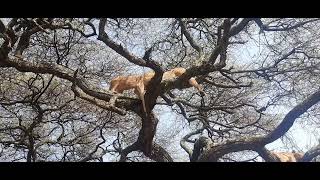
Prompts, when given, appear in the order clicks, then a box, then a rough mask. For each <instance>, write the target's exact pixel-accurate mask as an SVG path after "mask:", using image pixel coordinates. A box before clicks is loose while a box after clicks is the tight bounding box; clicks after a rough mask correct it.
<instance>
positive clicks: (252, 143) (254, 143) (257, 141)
mask: <svg viewBox="0 0 320 180" xmlns="http://www.w3.org/2000/svg"><path fill="white" fill-rule="evenodd" d="M319 101H320V90H318V91H316V92H315V93H314V94H312V95H311V96H309V97H308V98H307V99H305V100H304V101H303V102H301V103H300V104H298V105H297V106H295V107H294V108H293V109H292V110H291V111H290V112H289V113H288V114H287V115H286V116H285V117H284V119H283V120H282V122H281V123H280V124H279V125H278V126H277V127H276V129H275V130H273V131H272V132H271V133H270V134H268V135H266V136H262V137H250V138H242V139H239V140H233V141H228V142H226V143H223V144H216V145H214V146H212V147H211V148H210V149H209V150H207V151H205V152H204V153H203V154H202V155H201V156H200V158H199V161H217V160H218V159H219V158H221V157H222V156H223V155H225V154H228V153H231V152H238V151H243V150H254V151H257V152H258V153H259V152H260V153H261V149H262V148H263V147H264V146H265V145H266V144H268V143H271V142H273V141H275V140H277V139H278V138H280V137H282V136H283V135H284V134H285V133H286V132H287V131H288V130H289V129H290V127H292V125H293V123H294V121H295V120H296V119H297V118H298V117H299V116H300V115H301V114H303V113H304V112H306V111H307V110H308V109H309V108H310V107H312V106H313V105H315V104H316V103H318V102H319ZM260 153H259V154H260Z"/></svg>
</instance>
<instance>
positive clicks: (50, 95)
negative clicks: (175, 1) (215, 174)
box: [0, 18, 320, 162]
mask: <svg viewBox="0 0 320 180" xmlns="http://www.w3.org/2000/svg"><path fill="white" fill-rule="evenodd" d="M319 26H320V24H319V19H294V18H288V19H276V18H275V19H259V18H243V19H241V18H226V19H222V18H218V19H214V18H212V19H202V18H186V19H180V18H177V19H152V18H150V19H130V18H126V19H121V18H108V19H107V18H101V19H95V18H12V19H2V20H0V38H1V41H0V42H1V47H0V69H1V71H0V76H1V79H0V81H1V83H0V95H1V96H0V105H1V106H0V144H1V146H0V148H1V153H0V157H1V159H2V160H3V161H29V162H31V161H32V162H35V161H150V160H152V161H164V162H169V161H177V160H181V159H182V160H186V161H241V157H240V156H237V155H235V156H233V154H234V153H237V152H238V153H241V152H242V153H247V152H248V153H249V155H254V156H255V157H254V158H252V159H251V158H250V157H249V156H248V158H247V159H246V160H245V161H248V160H256V157H258V156H259V157H261V158H262V159H263V160H264V161H279V160H278V159H277V158H275V157H274V156H272V153H271V151H270V150H269V149H268V148H266V145H268V144H270V143H272V142H274V141H276V140H277V139H280V138H283V137H285V135H286V133H287V132H288V131H289V130H290V128H291V127H292V126H293V124H294V123H299V122H301V123H307V124H308V127H312V128H313V129H315V130H318V125H317V124H318V123H317V118H318V116H319V110H318V109H319V104H318V102H319V101H320V89H319V86H318V84H319V64H320V61H319V48H318V47H319V42H318V39H319V36H320V34H319V33H320V31H319V30H318V29H319ZM175 67H184V68H186V72H185V73H184V74H183V75H181V76H180V77H178V78H175V79H168V80H162V75H163V73H164V72H165V71H167V70H170V69H172V68H175ZM151 70H152V71H154V72H155V75H154V77H153V78H152V79H151V81H150V83H149V84H148V85H147V87H146V94H145V96H144V97H145V100H146V106H147V112H144V110H143V108H142V103H141V100H140V99H138V98H137V97H136V96H134V95H133V93H132V92H130V91H128V92H124V93H123V94H120V95H119V94H115V93H114V92H111V91H109V90H108V88H107V87H108V86H109V83H110V81H111V79H112V78H114V77H116V76H119V75H125V76H128V75H132V74H135V75H138V74H139V75H141V74H142V73H145V72H149V71H151ZM191 77H195V78H196V80H197V82H198V83H200V84H201V85H202V86H203V88H204V91H205V96H202V95H201V94H200V93H199V92H197V91H196V90H195V89H194V88H190V85H189V84H188V83H187V82H188V79H190V78H191ZM115 96H117V99H116V100H115V102H113V101H110V100H111V99H112V98H113V97H115ZM165 111H166V112H168V113H166V114H168V115H165V113H164V112H165ZM174 120H175V121H174ZM297 120H299V122H297ZM172 121H173V122H172ZM161 123H163V125H162V126H161V128H159V124H161ZM168 124H171V126H168ZM165 125H167V126H165ZM178 143H179V145H178ZM181 149H182V150H183V153H186V154H187V157H188V159H184V158H183V156H184V155H185V154H181V152H182V151H181ZM175 152H176V153H175ZM174 154H176V155H174ZM318 155H319V146H318V145H316V146H314V147H313V148H311V149H310V150H309V151H308V152H305V154H304V157H303V158H302V159H301V161H311V160H312V159H316V157H317V156H318Z"/></svg>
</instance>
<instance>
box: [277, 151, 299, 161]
mask: <svg viewBox="0 0 320 180" xmlns="http://www.w3.org/2000/svg"><path fill="white" fill-rule="evenodd" d="M271 153H272V154H273V155H274V156H276V157H278V158H279V160H280V162H297V161H299V160H300V159H301V158H302V157H303V153H293V152H271Z"/></svg>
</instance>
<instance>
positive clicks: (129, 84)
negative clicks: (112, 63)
mask: <svg viewBox="0 0 320 180" xmlns="http://www.w3.org/2000/svg"><path fill="white" fill-rule="evenodd" d="M185 72H186V69H184V68H174V69H171V70H169V71H167V72H164V73H163V76H162V80H168V79H174V78H177V77H180V76H181V75H182V74H183V73H185ZM154 74H155V73H154V72H148V73H145V74H144V75H141V76H137V75H134V76H118V77H116V78H114V79H112V80H111V84H110V90H111V91H113V92H116V93H123V91H125V90H130V89H134V93H135V94H137V95H138V97H139V98H140V99H141V100H142V105H143V109H144V111H145V112H146V105H145V100H144V95H145V93H146V89H145V87H146V86H147V85H148V83H149V82H150V80H151V79H152V77H153V76H154ZM189 84H190V85H191V86H193V87H195V88H197V89H198V91H199V92H200V93H201V94H204V92H203V88H202V87H201V86H200V85H199V84H198V82H197V81H196V79H195V78H190V79H189Z"/></svg>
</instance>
